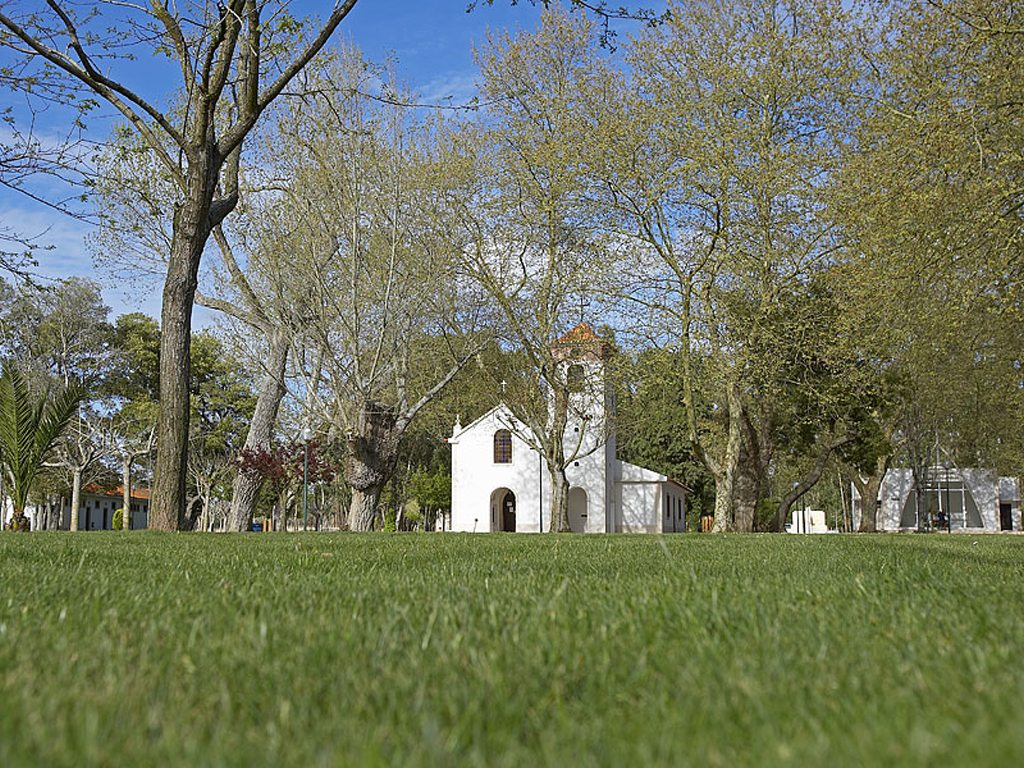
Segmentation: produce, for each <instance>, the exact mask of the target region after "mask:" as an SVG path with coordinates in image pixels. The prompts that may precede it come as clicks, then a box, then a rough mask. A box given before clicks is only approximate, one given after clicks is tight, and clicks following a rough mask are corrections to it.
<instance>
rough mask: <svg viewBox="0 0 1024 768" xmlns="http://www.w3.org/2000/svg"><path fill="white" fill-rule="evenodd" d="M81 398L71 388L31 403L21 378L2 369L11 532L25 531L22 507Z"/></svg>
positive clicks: (0, 413) (0, 447) (1, 418)
mask: <svg viewBox="0 0 1024 768" xmlns="http://www.w3.org/2000/svg"><path fill="white" fill-rule="evenodd" d="M84 396H85V391H84V390H83V389H82V387H81V386H79V385H77V384H73V385H71V386H69V387H67V388H66V389H65V390H64V391H63V392H61V393H60V394H58V395H57V396H56V397H53V398H51V397H50V393H49V390H47V391H46V392H44V393H43V396H42V397H40V398H39V399H38V400H33V398H32V397H31V395H30V394H29V391H28V384H27V383H26V382H25V379H24V377H23V376H22V375H21V374H20V373H18V371H17V370H16V369H15V368H13V367H11V366H9V365H5V366H4V369H3V375H0V461H2V462H3V471H4V474H5V479H6V480H7V487H8V492H9V493H10V495H11V502H12V503H13V504H14V515H13V516H12V517H11V524H10V529H11V530H12V531H27V530H28V527H29V526H28V518H26V517H25V505H26V504H27V503H28V492H29V489H30V488H31V487H32V483H33V482H34V481H35V479H36V476H37V475H38V474H39V470H40V469H42V466H43V462H44V461H46V457H47V455H48V454H49V453H50V450H51V449H52V448H53V445H54V443H55V442H56V441H57V438H58V437H60V434H61V432H63V431H64V428H65V427H66V426H67V425H68V422H69V421H70V420H71V417H72V416H74V415H75V409H76V408H78V404H79V403H80V402H81V401H82V398H83V397H84ZM75 512H76V510H72V513H71V514H75Z"/></svg>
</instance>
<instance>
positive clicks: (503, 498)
mask: <svg viewBox="0 0 1024 768" xmlns="http://www.w3.org/2000/svg"><path fill="white" fill-rule="evenodd" d="M491 530H492V531H509V532H511V533H514V532H515V530H516V495H515V494H514V493H513V492H512V491H511V490H510V489H508V488H498V489H497V490H495V491H494V492H493V493H491Z"/></svg>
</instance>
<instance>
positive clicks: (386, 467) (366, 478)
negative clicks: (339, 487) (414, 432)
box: [345, 400, 401, 531]
mask: <svg viewBox="0 0 1024 768" xmlns="http://www.w3.org/2000/svg"><path fill="white" fill-rule="evenodd" d="M397 421H398V420H397V417H396V415H395V411H394V409H393V408H390V407H389V406H387V405H384V404H383V403H378V402H374V401H372V400H368V401H366V402H365V403H363V404H362V406H361V407H360V409H359V417H358V419H357V423H356V429H355V431H354V433H353V434H352V435H350V436H349V438H348V440H347V441H346V445H345V448H346V457H345V482H347V483H348V485H349V487H350V488H351V489H352V503H351V505H350V507H349V515H348V527H349V529H350V530H353V531H370V530H373V522H374V520H375V518H376V516H377V504H378V502H379V501H380V494H381V491H382V490H383V488H384V485H385V484H386V483H387V481H388V480H390V479H391V475H392V474H393V473H394V469H395V461H396V460H397V458H398V441H399V438H400V437H401V429H400V428H399V427H398V424H397Z"/></svg>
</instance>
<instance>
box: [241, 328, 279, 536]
mask: <svg viewBox="0 0 1024 768" xmlns="http://www.w3.org/2000/svg"><path fill="white" fill-rule="evenodd" d="M269 342H270V357H269V359H268V361H267V370H266V372H265V373H264V374H263V381H262V382H261V383H260V392H259V395H258V396H257V398H256V409H255V410H254V412H253V415H252V421H251V422H250V423H249V432H248V434H247V435H246V436H245V447H246V448H248V449H250V450H256V449H262V450H264V451H269V450H270V439H271V437H272V436H273V432H274V424H275V423H276V422H277V412H278V408H279V407H280V405H281V400H282V398H283V397H284V394H285V386H284V374H285V368H286V366H287V364H288V348H289V344H290V339H289V338H288V334H287V333H286V331H285V330H284V329H277V330H276V331H275V332H274V333H272V334H270V336H269ZM262 487H263V477H262V476H261V475H260V473H259V472H256V471H247V472H239V473H238V477H237V478H235V483H234V488H233V489H232V493H231V512H230V515H229V518H228V530H231V531H247V530H249V528H250V527H252V517H253V514H254V512H255V511H256V501H257V499H258V498H259V494H260V489H261V488H262Z"/></svg>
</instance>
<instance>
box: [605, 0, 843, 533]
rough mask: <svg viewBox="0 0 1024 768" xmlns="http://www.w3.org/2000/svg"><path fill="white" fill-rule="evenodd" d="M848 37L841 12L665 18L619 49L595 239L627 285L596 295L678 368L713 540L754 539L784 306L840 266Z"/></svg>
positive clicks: (691, 13) (776, 6)
mask: <svg viewBox="0 0 1024 768" xmlns="http://www.w3.org/2000/svg"><path fill="white" fill-rule="evenodd" d="M847 28H848V22H847V20H846V16H845V14H844V11H843V9H842V7H841V5H840V3H838V2H834V3H828V2H826V3H819V2H797V3H776V2H773V1H772V0H765V1H764V2H757V3H754V4H752V5H751V4H750V3H740V2H731V1H729V0H718V1H716V2H708V3H688V4H681V3H679V4H676V3H671V4H670V5H669V10H668V13H667V14H666V18H665V23H664V24H662V25H660V26H658V27H655V28H652V29H650V30H647V31H645V33H644V34H642V35H641V36H640V37H639V38H638V39H637V40H636V42H635V43H634V44H633V45H632V46H631V48H630V52H629V56H630V62H631V64H632V66H633V73H634V74H633V80H632V86H631V91H630V92H629V95H628V96H627V97H626V98H623V99H622V100H620V102H619V103H620V104H621V109H620V112H619V114H618V115H616V116H615V117H614V118H613V119H611V120H609V121H607V122H606V123H605V124H604V125H603V126H602V128H603V131H604V133H605V138H604V144H605V145H606V146H607V147H609V151H608V152H606V153H603V154H596V153H595V154H594V157H596V162H595V171H594V173H595V174H598V175H599V176H600V177H601V178H602V179H603V181H604V187H605V189H604V195H603V200H604V203H605V207H606V211H607V213H606V215H607V222H606V226H607V227H609V228H610V229H611V230H612V231H613V232H615V234H616V235H617V237H618V238H620V239H621V240H622V241H623V242H624V243H625V244H626V247H624V248H622V249H621V253H622V255H623V258H622V259H620V261H619V263H618V270H619V271H618V272H615V273H613V277H614V278H615V279H617V276H619V275H622V274H625V275H627V276H629V278H630V279H628V280H627V281H626V284H625V285H622V284H619V283H616V282H615V281H614V280H613V281H612V285H611V286H610V287H609V289H608V290H609V292H610V293H612V294H613V295H614V296H617V297H620V298H624V299H625V300H626V304H627V306H628V307H629V306H631V309H627V315H626V316H627V318H628V322H629V323H630V324H631V330H633V331H639V332H640V334H642V335H643V336H644V337H646V338H650V339H655V340H669V341H671V342H672V343H674V344H675V345H676V346H675V347H674V348H675V349H677V350H678V353H679V354H680V355H681V356H682V358H683V359H682V391H683V396H684V401H685V405H686V435H687V439H688V441H689V443H690V446H691V450H692V452H693V454H694V456H696V457H697V458H698V459H699V460H700V461H701V463H702V464H704V466H705V468H706V469H707V470H708V472H710V474H711V475H712V476H713V477H714V478H715V484H716V494H715V530H719V531H721V530H726V529H728V528H735V529H738V530H750V529H751V528H752V526H753V520H754V511H755V509H756V506H757V502H758V499H759V497H760V495H761V489H762V485H763V483H764V480H765V477H766V476H767V474H768V471H769V468H770V467H771V465H772V461H773V457H774V452H775V448H776V446H775V440H776V437H777V434H778V430H777V426H778V418H779V413H778V410H779V408H780V404H779V398H780V392H779V389H778V387H777V383H778V382H779V381H781V380H784V378H785V375H786V373H785V370H784V369H785V367H786V365H787V356H786V351H787V350H788V349H791V347H787V345H789V344H791V339H793V338H795V337H798V336H799V334H800V328H799V324H798V323H797V322H795V321H794V319H792V318H789V317H787V316H786V314H785V311H784V309H783V307H784V302H785V301H786V300H787V298H788V296H789V295H791V293H792V292H793V291H794V290H795V289H796V288H797V286H799V285H800V284H801V283H802V282H805V281H807V280H809V279H810V278H811V277H813V276H814V275H815V274H818V273H820V272H821V271H822V270H824V269H826V268H827V267H828V266H829V265H830V263H831V262H832V260H833V259H834V252H835V249H836V247H837V241H836V239H835V237H834V234H833V225H832V222H831V221H830V219H829V218H828V217H827V216H825V215H824V211H825V206H826V202H827V190H828V187H829V183H830V179H831V177H832V175H833V174H834V173H835V170H836V168H837V167H838V165H839V164H840V162H841V160H842V157H843V153H844V149H845V144H844V141H845V138H844V137H845V135H846V133H847V132H848V128H849V124H848V115H847V110H846V109H845V106H846V105H847V104H848V103H849V99H848V96H849V94H850V93H851V88H852V87H853V85H854V84H855V75H856V72H855V69H854V68H853V67H852V58H851V55H850V50H849V47H848V44H847V41H848V39H849V38H848V35H847V34H846V32H847ZM698 356H700V357H701V359H700V360H698ZM698 374H699V375H698ZM701 386H703V387H705V388H706V394H705V395H704V397H705V398H706V399H707V401H708V402H709V404H710V408H709V409H707V410H705V411H702V410H701V409H700V408H699V406H698V403H699V399H700V397H701V396H700V394H699V393H698V387H701Z"/></svg>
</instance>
